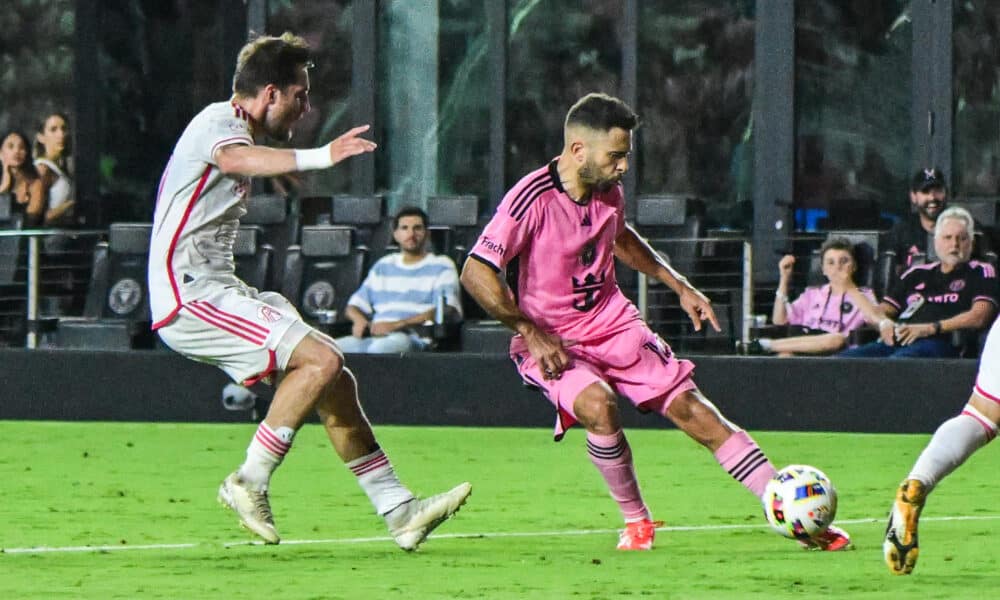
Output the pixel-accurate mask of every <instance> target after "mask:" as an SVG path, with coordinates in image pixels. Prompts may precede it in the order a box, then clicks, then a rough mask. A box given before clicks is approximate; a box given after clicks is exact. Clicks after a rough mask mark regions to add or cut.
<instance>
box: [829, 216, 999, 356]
mask: <svg viewBox="0 0 1000 600" xmlns="http://www.w3.org/2000/svg"><path fill="white" fill-rule="evenodd" d="M974 232H975V227H974V224H973V221H972V216H971V215H970V214H969V212H968V211H967V210H965V209H964V208H959V207H957V206H953V207H951V208H949V209H946V210H945V211H944V212H942V213H941V214H940V215H939V216H938V218H937V223H936V225H935V226H934V250H935V253H936V255H937V257H938V261H936V262H932V263H926V264H920V265H914V266H912V267H910V268H909V269H907V270H906V271H904V272H903V274H902V275H900V277H899V280H898V281H897V282H896V283H895V285H894V286H893V287H892V289H890V291H889V292H888V293H887V294H886V295H885V297H884V298H883V299H882V302H881V304H879V305H878V306H877V307H876V306H874V305H872V304H871V302H869V301H868V300H867V299H865V298H864V297H863V296H862V295H861V294H855V295H854V296H852V298H853V299H854V300H855V302H856V303H857V305H858V307H859V308H861V310H862V312H863V313H864V314H865V319H866V320H867V321H868V322H870V323H877V324H878V328H879V337H880V339H879V340H877V341H875V342H872V343H870V344H865V345H863V346H858V347H856V348H851V349H849V350H845V351H844V352H841V353H840V354H839V356H847V357H853V358H858V357H879V356H887V357H891V358H905V357H930V358H933V357H955V356H958V352H959V349H958V348H956V347H955V346H953V345H952V336H951V332H953V331H956V330H960V329H967V330H982V329H985V328H986V327H987V326H988V325H989V324H990V323H991V322H992V321H993V316H994V315H995V314H996V308H997V290H996V286H997V278H996V270H995V269H994V267H993V265H991V264H989V263H986V262H980V261H975V260H970V258H969V257H970V256H971V254H972V239H973V235H974Z"/></svg>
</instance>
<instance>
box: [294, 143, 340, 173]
mask: <svg viewBox="0 0 1000 600" xmlns="http://www.w3.org/2000/svg"><path fill="white" fill-rule="evenodd" d="M294 152H295V170H296V171H315V170H317V169H329V168H330V167H332V166H333V159H332V158H330V148H328V147H327V146H321V147H319V148H306V149H302V148H296V149H295V150H294Z"/></svg>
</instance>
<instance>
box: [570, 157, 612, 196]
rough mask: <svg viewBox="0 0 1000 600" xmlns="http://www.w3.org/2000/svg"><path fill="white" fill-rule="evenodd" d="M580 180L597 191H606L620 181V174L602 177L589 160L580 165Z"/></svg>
mask: <svg viewBox="0 0 1000 600" xmlns="http://www.w3.org/2000/svg"><path fill="white" fill-rule="evenodd" d="M578 174H579V177H580V181H581V182H582V183H583V184H585V185H587V186H590V187H591V188H593V189H596V190H597V191H599V192H606V191H608V190H610V189H611V188H613V187H614V186H615V185H617V184H618V182H619V181H621V175H612V176H611V177H603V176H602V175H601V174H600V173H599V172H598V170H597V167H595V166H594V165H593V164H592V163H590V162H589V161H588V162H587V163H586V164H584V165H583V166H582V167H580V171H579V173H578Z"/></svg>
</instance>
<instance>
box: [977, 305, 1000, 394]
mask: <svg viewBox="0 0 1000 600" xmlns="http://www.w3.org/2000/svg"><path fill="white" fill-rule="evenodd" d="M976 393H977V394H979V395H980V396H982V397H983V398H989V399H990V400H993V401H994V402H997V403H1000V319H997V320H996V321H993V326H992V327H990V333H989V335H987V336H986V345H985V346H984V347H983V355H982V357H980V359H979V374H978V375H976Z"/></svg>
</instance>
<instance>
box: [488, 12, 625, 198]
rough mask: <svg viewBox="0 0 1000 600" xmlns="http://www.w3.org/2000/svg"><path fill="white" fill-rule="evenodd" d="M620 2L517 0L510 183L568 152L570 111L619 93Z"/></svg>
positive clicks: (512, 29)
mask: <svg viewBox="0 0 1000 600" xmlns="http://www.w3.org/2000/svg"><path fill="white" fill-rule="evenodd" d="M621 6H622V3H621V2H620V1H619V0H582V1H581V0H545V1H544V2H542V1H540V0H511V2H510V13H509V20H508V27H509V28H508V44H509V57H508V61H509V71H508V80H507V81H508V83H507V178H506V179H507V183H508V185H512V184H513V183H514V182H515V181H517V180H518V179H520V178H521V177H522V176H524V175H525V174H526V173H528V172H529V171H532V170H534V169H537V168H538V167H540V166H542V165H543V164H545V163H546V162H548V161H549V160H551V159H552V157H554V156H556V155H557V154H559V152H561V151H562V126H563V119H564V118H565V117H566V111H567V110H569V107H570V106H572V105H573V103H574V102H575V101H576V100H577V99H579V98H580V97H581V96H583V95H585V94H588V93H590V92H604V93H606V94H611V95H614V96H617V95H618V93H619V91H618V90H619V73H620V72H621V64H622V52H621V35H620V32H619V29H620V22H621V15H622V8H621Z"/></svg>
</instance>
